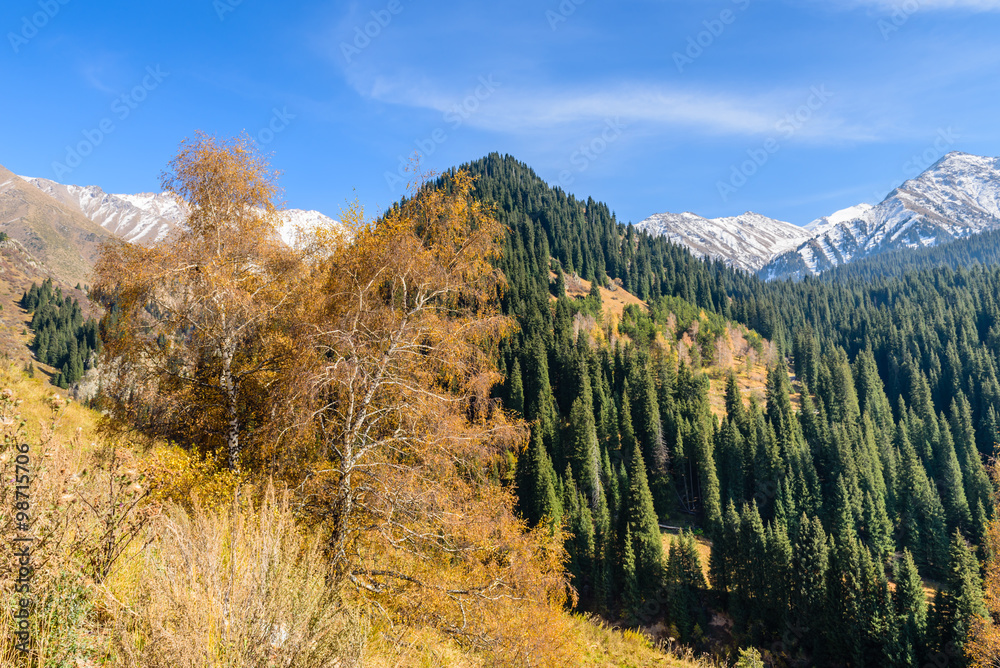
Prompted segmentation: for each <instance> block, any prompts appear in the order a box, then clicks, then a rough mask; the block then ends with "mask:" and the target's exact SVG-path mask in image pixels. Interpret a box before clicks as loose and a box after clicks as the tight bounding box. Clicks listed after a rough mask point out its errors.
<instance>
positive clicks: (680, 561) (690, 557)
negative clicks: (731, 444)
mask: <svg viewBox="0 0 1000 668" xmlns="http://www.w3.org/2000/svg"><path fill="white" fill-rule="evenodd" d="M666 588H667V607H668V609H669V617H670V621H671V623H672V624H673V625H674V626H675V627H676V629H677V631H678V632H679V633H680V638H681V640H682V641H684V642H688V641H690V640H691V639H692V638H693V637H697V636H699V635H700V633H698V632H696V630H695V627H696V626H699V617H700V616H701V597H702V593H703V592H704V590H705V588H706V585H705V576H704V574H703V572H702V569H701V559H700V558H699V556H698V546H697V543H696V542H695V539H694V535H693V534H691V533H688V532H685V533H682V534H681V535H680V536H678V537H676V538H675V539H674V540H672V541H671V544H670V553H669V556H668V557H667V567H666Z"/></svg>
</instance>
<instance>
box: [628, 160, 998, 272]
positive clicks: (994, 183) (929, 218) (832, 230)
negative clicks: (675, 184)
mask: <svg viewBox="0 0 1000 668" xmlns="http://www.w3.org/2000/svg"><path fill="white" fill-rule="evenodd" d="M636 227H637V228H638V229H640V230H644V231H646V232H648V233H650V234H654V235H661V236H665V237H667V238H668V239H670V240H671V241H673V242H675V243H678V244H682V245H684V246H687V247H688V248H689V249H690V250H691V252H692V253H694V254H695V255H696V256H698V257H706V256H709V257H715V258H718V259H721V260H723V261H725V262H726V263H728V264H730V265H732V266H734V267H738V268H741V269H745V270H747V271H755V272H758V273H759V274H760V276H761V277H763V278H765V279H767V280H773V279H781V278H789V277H791V278H802V277H803V276H808V275H816V274H818V273H820V272H822V271H825V270H827V269H831V268H833V267H836V266H839V265H841V264H845V263H847V262H851V261H853V260H856V259H860V258H863V257H870V256H873V255H878V254H880V253H884V252H887V251H892V250H896V249H900V248H922V247H925V246H934V245H937V244H941V243H945V242H947V241H952V240H955V239H961V238H964V237H968V236H970V235H972V234H977V233H979V232H985V231H987V230H992V229H1000V158H989V157H981V156H976V155H971V154H968V153H960V152H952V153H948V154H947V155H945V156H944V157H942V158H941V159H940V160H939V161H938V162H936V163H935V164H933V165H931V167H929V168H928V169H927V170H926V171H924V172H923V173H922V174H920V175H919V176H917V177H916V178H913V179H910V180H908V181H906V182H905V183H903V184H902V185H900V186H899V187H898V188H896V189H895V190H893V191H892V192H891V193H889V195H888V196H887V197H886V198H885V199H884V200H882V202H880V203H879V204H877V205H874V206H873V205H871V204H864V203H863V204H858V205H855V206H851V207H848V208H846V209H842V210H840V211H837V212H835V213H832V214H830V215H829V216H824V217H822V218H818V219H816V220H814V221H812V222H811V223H809V224H808V225H805V226H803V227H799V226H796V225H792V224H790V223H786V222H782V221H779V220H774V219H772V218H768V217H766V216H762V215H760V214H756V213H745V214H743V215H740V216H733V217H726V218H714V219H710V218H704V217H702V216H699V215H696V214H693V213H677V214H674V213H659V214H655V215H653V216H650V217H649V218H646V219H645V220H643V221H642V222H640V223H638V225H636Z"/></svg>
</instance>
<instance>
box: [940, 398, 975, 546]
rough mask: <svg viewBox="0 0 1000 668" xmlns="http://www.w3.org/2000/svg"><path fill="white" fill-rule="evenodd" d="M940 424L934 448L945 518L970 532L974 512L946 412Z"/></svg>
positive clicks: (958, 527)
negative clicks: (967, 495) (970, 508)
mask: <svg viewBox="0 0 1000 668" xmlns="http://www.w3.org/2000/svg"><path fill="white" fill-rule="evenodd" d="M938 424H939V425H940V432H939V436H938V440H937V442H936V444H935V448H934V450H935V452H934V459H935V468H937V471H938V474H937V479H936V480H937V484H938V489H939V490H940V492H941V504H942V505H943V506H944V514H945V519H946V520H947V522H948V526H949V527H950V528H957V529H960V530H961V531H962V532H964V533H969V531H970V530H971V529H972V513H971V512H970V511H969V503H968V500H967V499H966V496H965V482H964V481H963V479H962V469H961V467H960V466H959V464H958V456H957V455H956V453H955V441H954V439H953V438H952V435H951V427H950V426H949V425H948V422H947V420H945V417H944V414H942V415H941V416H940V418H939V420H938Z"/></svg>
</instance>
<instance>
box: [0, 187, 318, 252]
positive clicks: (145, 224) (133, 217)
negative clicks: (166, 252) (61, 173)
mask: <svg viewBox="0 0 1000 668" xmlns="http://www.w3.org/2000/svg"><path fill="white" fill-rule="evenodd" d="M21 178H22V179H24V180H25V181H27V182H28V183H31V184H32V185H34V186H35V187H37V188H38V189H39V190H41V191H42V192H43V193H45V194H46V195H49V196H50V197H52V198H54V199H56V200H58V201H59V202H61V203H62V204H65V205H66V206H68V207H70V208H72V209H75V210H77V211H79V212H80V213H82V214H83V215H85V216H86V217H87V218H89V219H90V220H92V221H94V222H95V223H97V224H98V225H100V226H101V227H103V228H104V229H106V230H108V231H109V232H111V233H113V234H116V235H118V236H120V237H123V238H124V239H126V240H128V241H131V242H134V243H143V244H144V243H154V242H157V241H162V240H163V239H165V238H166V237H167V236H169V235H170V233H171V232H172V231H173V230H175V229H176V228H177V227H179V226H181V225H182V224H183V223H184V219H185V218H186V217H187V214H188V212H187V208H186V207H185V206H183V204H181V203H179V202H178V201H177V200H176V199H175V198H174V197H173V196H172V195H169V194H167V193H139V194H137V195H113V194H110V193H106V192H104V190H102V189H101V188H99V187H97V186H74V185H63V184H61V183H56V182H55V181H50V180H48V179H38V178H32V177H30V176H22V177H21ZM281 216H282V220H283V221H284V224H283V225H282V227H281V229H280V230H279V233H280V235H281V238H282V239H283V240H284V241H285V242H286V243H289V244H292V243H294V238H295V232H296V230H297V229H300V228H303V229H311V228H313V227H317V226H319V225H326V224H330V223H334V222H335V221H334V220H333V219H332V218H329V217H328V216H325V215H323V214H322V213H320V212H319V211H303V210H302V209H286V210H285V211H282V212H281ZM0 222H2V221H0Z"/></svg>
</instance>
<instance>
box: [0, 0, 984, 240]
mask: <svg viewBox="0 0 1000 668" xmlns="http://www.w3.org/2000/svg"><path fill="white" fill-rule="evenodd" d="M0 34H2V35H3V42H2V44H0V54H2V55H0V86H2V90H3V91H4V103H3V104H2V105H0V121H2V125H0V127H2V131H0V164H2V165H4V166H6V167H7V168H9V169H11V170H13V171H15V172H17V173H20V174H25V175H29V176H42V177H46V178H51V179H54V180H58V181H61V182H65V183H76V184H80V185H89V184H96V185H100V186H101V187H102V188H104V189H105V190H108V191H110V192H140V191H150V190H158V183H159V175H160V173H161V172H162V170H163V169H164V168H165V166H166V164H167V162H168V161H169V159H170V158H171V156H172V155H173V154H174V153H175V152H176V150H177V146H178V144H179V142H180V141H181V140H182V139H184V138H185V137H188V136H191V135H192V134H193V133H194V132H195V131H196V130H202V131H205V132H209V133H213V134H218V135H234V134H237V133H239V132H241V131H244V130H245V131H247V132H249V133H250V134H251V135H253V136H255V137H257V138H258V139H259V140H260V141H261V143H262V147H263V149H264V150H265V151H267V152H270V153H272V154H273V164H274V166H275V167H277V168H278V169H280V170H281V171H282V172H283V173H284V174H283V176H282V179H281V185H282V187H283V188H284V191H285V195H284V196H285V199H286V200H287V204H288V206H289V207H292V208H303V209H318V210H320V211H322V212H324V213H326V214H328V215H331V216H336V215H338V213H339V211H340V210H341V209H342V208H343V207H344V205H345V203H346V202H347V201H349V200H353V199H355V198H356V199H358V200H359V201H360V202H361V203H362V204H364V205H365V207H366V208H367V210H368V212H369V213H371V214H376V213H378V211H379V210H381V209H384V208H386V207H387V206H388V205H389V204H391V203H392V202H393V201H394V200H395V199H397V198H398V197H399V196H400V195H401V194H403V185H402V183H401V181H402V179H401V178H400V177H399V176H398V175H397V170H398V168H399V164H400V161H401V160H403V161H405V160H406V159H407V158H408V157H409V156H411V155H412V154H413V152H414V151H417V150H421V151H423V153H424V157H423V160H422V167H424V168H427V169H434V170H442V169H446V168H448V167H450V166H453V165H457V164H460V163H462V162H465V161H468V160H472V159H476V158H478V157H481V156H483V155H485V154H487V153H489V152H491V151H499V152H501V153H510V154H512V155H514V156H516V157H517V158H518V159H520V160H522V161H524V162H526V163H528V164H529V165H531V166H532V167H533V168H534V169H535V170H536V171H537V172H538V173H539V174H540V175H541V177H542V178H544V179H546V180H547V181H549V182H550V183H553V184H558V185H562V186H563V187H564V188H565V189H566V190H568V191H569V192H572V193H574V194H576V195H578V196H581V197H584V198H586V197H588V196H592V197H594V198H595V199H599V200H603V201H606V202H607V203H608V204H609V205H610V206H611V208H612V209H613V210H614V211H616V212H617V214H618V216H619V218H620V219H622V220H623V221H632V222H638V221H639V220H641V219H642V218H644V217H646V216H647V215H649V214H652V213H656V212H663V211H674V212H678V211H694V212H696V213H699V214H701V215H705V216H723V215H734V214H738V213H742V212H743V211H747V210H753V211H757V212H760V213H763V214H765V215H768V216H772V217H775V218H780V219H783V220H787V221H789V222H793V223H796V224H805V223H808V222H809V221H810V220H812V219H814V218H816V217H819V216H821V215H827V214H829V213H832V212H833V211H835V210H837V209H840V208H843V207H846V206H850V205H853V204H856V203H858V202H862V201H868V202H876V201H878V200H880V199H881V198H882V197H883V196H884V195H885V194H887V193H888V191H889V190H891V189H892V187H894V186H895V185H897V184H899V183H900V182H902V181H903V180H905V179H906V178H909V177H912V176H915V175H916V174H917V173H919V171H921V170H922V168H924V167H926V166H928V165H929V164H931V163H932V162H933V161H934V160H936V159H937V158H938V157H940V156H941V155H943V154H944V153H945V152H947V151H950V150H961V151H967V152H970V153H977V154H980V155H992V156H996V155H1000V123H998V121H1000V116H998V114H997V109H998V108H1000V76H998V72H1000V40H998V39H997V36H998V35H1000V0H797V1H795V2H792V1H791V0H789V1H783V0H717V1H716V0H659V1H657V0H617V1H615V2H609V1H606V0H605V1H602V0H562V1H561V2H560V0H531V1H521V0H504V1H502V2H453V1H451V0H444V1H442V0H438V1H437V2H429V1H428V0H364V1H359V2H305V1H294V0H292V1H288V2H282V3H278V2H264V1H263V0H171V1H169V2H167V1H164V0H147V1H146V2H135V1H130V2H116V1H106V2H99V1H93V2H86V1H85V0H5V2H4V3H3V4H2V8H0ZM84 154H85V155H84Z"/></svg>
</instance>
